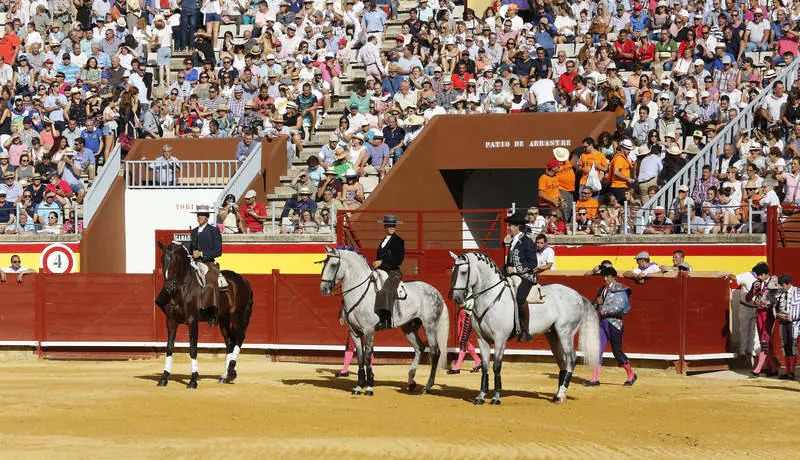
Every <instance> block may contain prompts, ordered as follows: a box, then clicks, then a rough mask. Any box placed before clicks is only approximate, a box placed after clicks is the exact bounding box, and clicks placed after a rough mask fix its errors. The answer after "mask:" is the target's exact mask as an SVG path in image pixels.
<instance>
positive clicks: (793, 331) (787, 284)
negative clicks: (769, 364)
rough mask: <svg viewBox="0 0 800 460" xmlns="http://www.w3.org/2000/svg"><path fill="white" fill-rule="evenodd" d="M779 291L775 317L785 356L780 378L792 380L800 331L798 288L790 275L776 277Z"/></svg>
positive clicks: (799, 294)
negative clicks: (799, 332)
mask: <svg viewBox="0 0 800 460" xmlns="http://www.w3.org/2000/svg"><path fill="white" fill-rule="evenodd" d="M778 284H779V285H780V287H781V292H780V294H778V302H777V308H776V310H777V311H778V313H777V317H778V320H779V321H780V328H781V339H782V340H783V355H784V356H785V357H786V373H785V374H783V375H782V376H780V379H781V380H794V370H795V368H796V367H797V336H798V331H800V289H798V288H796V287H794V286H792V277H791V276H789V275H786V274H784V275H781V276H779V277H778Z"/></svg>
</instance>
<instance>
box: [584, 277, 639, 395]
mask: <svg viewBox="0 0 800 460" xmlns="http://www.w3.org/2000/svg"><path fill="white" fill-rule="evenodd" d="M600 275H601V276H602V277H603V281H604V285H603V287H602V288H600V292H598V293H597V300H596V301H595V304H596V305H597V310H598V313H599V315H600V351H601V352H602V350H604V349H605V348H606V344H607V343H608V342H611V351H612V352H613V353H614V358H616V360H617V361H618V362H619V363H620V364H622V367H624V368H625V372H626V373H627V374H628V378H627V379H626V380H625V383H624V384H623V385H624V386H626V387H630V386H633V384H634V383H635V382H636V380H638V377H637V376H636V374H635V373H634V372H633V369H632V368H631V363H630V361H629V360H628V357H627V356H626V355H625V352H623V351H622V332H623V330H624V326H623V323H622V317H623V316H624V315H626V314H627V313H628V311H629V310H630V300H629V296H630V294H631V288H629V287H628V286H625V285H624V284H622V283H620V282H618V281H617V270H615V269H614V268H613V267H604V268H602V269H601V271H600ZM602 364H603V357H602V354H601V355H600V364H598V365H597V367H595V368H594V371H593V373H592V380H587V381H585V382H583V385H584V386H587V387H596V386H599V385H600V367H601V366H602Z"/></svg>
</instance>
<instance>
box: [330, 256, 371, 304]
mask: <svg viewBox="0 0 800 460" xmlns="http://www.w3.org/2000/svg"><path fill="white" fill-rule="evenodd" d="M333 258H336V259H339V262H338V263H337V265H336V271H335V272H333V278H331V279H329V280H326V279H325V278H322V282H323V283H328V288H329V289H330V290H331V292H333V291H334V290H335V289H336V278H338V276H339V268H341V266H342V256H340V255H339V254H328V258H327V259H325V260H321V261H319V262H316V263H318V264H325V266H327V262H328V260H330V259H333ZM325 266H323V269H322V272H323V273H324V272H325V268H324V267H325ZM374 272H375V270H370V272H369V275H367V278H366V279H365V280H364V281H362V282H360V283H358V284H357V285H355V286H353V287H351V288H350V289H347V290H345V291H342V292H340V293H338V294H331V295H332V296H335V297H344V296H345V295H347V294H349V293H351V292H353V291H355V290H356V289H358V288H360V287H361V286H363V285H364V284H366V283H369V284H372V282H373V281H374V279H373V276H372V274H373V273H374ZM369 284H367V288H366V289H364V293H363V294H361V297H359V298H358V300H357V301H356V303H354V304H353V306H351V307H350V308H349V309H347V312H346V313H347V314H348V315H349V314H350V312H352V311H353V310H355V308H356V307H357V306H359V304H361V301H363V300H364V298H365V297H366V296H367V292H369Z"/></svg>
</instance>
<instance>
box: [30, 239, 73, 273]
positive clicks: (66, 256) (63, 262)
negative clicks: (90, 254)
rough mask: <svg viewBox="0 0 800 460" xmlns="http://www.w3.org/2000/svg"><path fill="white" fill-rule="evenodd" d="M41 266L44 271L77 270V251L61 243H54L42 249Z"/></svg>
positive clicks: (64, 271) (70, 271)
mask: <svg viewBox="0 0 800 460" xmlns="http://www.w3.org/2000/svg"><path fill="white" fill-rule="evenodd" d="M39 268H40V269H41V270H42V272H43V273H72V272H73V271H75V253H73V252H72V249H70V248H69V247H67V246H65V245H63V244H61V243H53V244H51V245H50V246H47V247H46V248H44V251H42V254H41V256H40V257H39Z"/></svg>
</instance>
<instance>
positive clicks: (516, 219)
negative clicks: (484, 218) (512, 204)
mask: <svg viewBox="0 0 800 460" xmlns="http://www.w3.org/2000/svg"><path fill="white" fill-rule="evenodd" d="M506 223H507V224H511V225H519V226H524V225H525V224H527V223H528V219H526V218H525V213H524V211H517V212H515V213H514V214H513V215H511V216H509V217H506Z"/></svg>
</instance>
